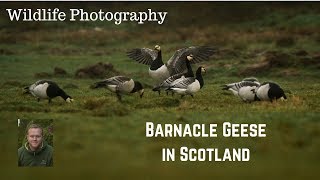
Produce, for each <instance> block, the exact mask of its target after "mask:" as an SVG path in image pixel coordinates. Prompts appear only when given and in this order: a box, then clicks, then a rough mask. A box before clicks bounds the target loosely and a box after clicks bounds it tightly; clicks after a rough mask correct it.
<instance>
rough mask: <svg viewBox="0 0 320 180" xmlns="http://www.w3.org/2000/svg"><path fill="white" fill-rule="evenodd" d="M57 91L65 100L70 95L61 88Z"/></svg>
mask: <svg viewBox="0 0 320 180" xmlns="http://www.w3.org/2000/svg"><path fill="white" fill-rule="evenodd" d="M58 93H59V96H60V97H62V98H63V99H64V100H67V99H68V97H70V96H68V95H67V94H66V93H65V92H64V91H63V90H62V89H60V90H59V92H58Z"/></svg>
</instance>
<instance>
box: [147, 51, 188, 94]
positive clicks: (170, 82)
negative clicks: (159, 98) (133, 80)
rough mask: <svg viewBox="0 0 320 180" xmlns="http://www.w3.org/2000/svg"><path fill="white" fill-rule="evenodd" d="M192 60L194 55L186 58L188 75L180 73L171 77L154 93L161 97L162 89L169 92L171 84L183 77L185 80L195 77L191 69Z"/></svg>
mask: <svg viewBox="0 0 320 180" xmlns="http://www.w3.org/2000/svg"><path fill="white" fill-rule="evenodd" d="M192 59H193V55H192V54H190V55H188V56H186V58H185V61H186V65H187V70H188V71H187V72H186V73H178V74H175V75H173V76H170V77H169V78H167V79H166V80H164V81H163V82H162V83H160V84H159V85H157V86H156V87H155V88H153V89H152V90H153V91H158V92H159V95H160V91H161V89H164V90H167V89H168V88H169V87H170V84H172V83H173V82H174V81H176V80H177V79H179V78H181V77H185V78H187V77H194V74H193V71H192V67H191V64H190V61H192ZM167 95H168V91H167Z"/></svg>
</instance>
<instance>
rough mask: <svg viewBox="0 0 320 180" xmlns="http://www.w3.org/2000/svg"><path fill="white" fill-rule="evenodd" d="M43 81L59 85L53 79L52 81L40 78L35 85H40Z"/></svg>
mask: <svg viewBox="0 0 320 180" xmlns="http://www.w3.org/2000/svg"><path fill="white" fill-rule="evenodd" d="M43 83H48V84H54V85H57V84H56V83H55V82H53V81H50V80H39V81H37V82H35V83H34V85H36V86H37V85H39V84H43Z"/></svg>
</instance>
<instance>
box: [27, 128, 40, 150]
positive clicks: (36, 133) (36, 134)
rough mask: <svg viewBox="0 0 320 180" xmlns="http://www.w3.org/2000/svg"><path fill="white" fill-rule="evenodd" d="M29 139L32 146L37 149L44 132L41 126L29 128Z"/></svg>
mask: <svg viewBox="0 0 320 180" xmlns="http://www.w3.org/2000/svg"><path fill="white" fill-rule="evenodd" d="M27 139H28V143H29V146H30V148H33V149H37V148H39V146H40V144H41V143H42V132H41V129H40V128H30V129H29V130H28V134H27Z"/></svg>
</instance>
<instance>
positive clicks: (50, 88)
mask: <svg viewBox="0 0 320 180" xmlns="http://www.w3.org/2000/svg"><path fill="white" fill-rule="evenodd" d="M24 89H25V90H26V93H31V94H32V95H33V96H35V97H37V99H38V101H40V99H48V102H49V103H50V102H51V99H53V98H55V97H57V96H60V97H62V98H63V99H64V100H65V101H66V102H68V103H70V102H73V99H72V98H71V97H70V96H69V95H67V94H66V93H65V92H64V91H63V90H62V89H61V88H60V87H59V86H58V85H57V84H56V83H55V82H53V81H50V80H39V81H37V82H35V83H34V84H32V85H30V86H28V87H25V88H24Z"/></svg>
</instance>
